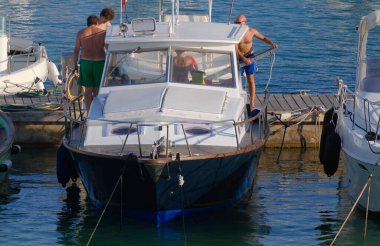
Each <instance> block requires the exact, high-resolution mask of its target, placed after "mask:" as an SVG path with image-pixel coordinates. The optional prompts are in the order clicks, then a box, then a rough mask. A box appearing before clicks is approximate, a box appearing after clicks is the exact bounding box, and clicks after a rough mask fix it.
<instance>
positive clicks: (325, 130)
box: [319, 107, 338, 164]
mask: <svg viewBox="0 0 380 246" xmlns="http://www.w3.org/2000/svg"><path fill="white" fill-rule="evenodd" d="M337 121H338V115H337V114H336V113H335V112H334V108H333V107H332V108H330V109H329V110H327V111H326V113H325V117H324V118H323V126H322V133H321V139H320V145H319V161H320V162H321V163H322V164H323V163H324V160H323V156H324V151H325V146H326V141H327V137H328V136H329V135H330V134H331V133H332V132H334V131H335V128H336V123H337Z"/></svg>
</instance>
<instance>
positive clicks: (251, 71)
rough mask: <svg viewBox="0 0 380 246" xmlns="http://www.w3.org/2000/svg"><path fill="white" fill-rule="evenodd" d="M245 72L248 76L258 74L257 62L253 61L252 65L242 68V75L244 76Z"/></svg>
mask: <svg viewBox="0 0 380 246" xmlns="http://www.w3.org/2000/svg"><path fill="white" fill-rule="evenodd" d="M244 72H245V74H246V75H252V74H255V73H256V72H257V65H256V62H255V61H253V62H252V63H251V64H250V65H246V66H242V67H240V73H241V74H242V75H243V74H244Z"/></svg>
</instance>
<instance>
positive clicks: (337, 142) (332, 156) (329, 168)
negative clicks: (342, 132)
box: [323, 132, 342, 177]
mask: <svg viewBox="0 0 380 246" xmlns="http://www.w3.org/2000/svg"><path fill="white" fill-rule="evenodd" d="M341 143H342V140H341V138H340V136H339V134H338V133H336V132H333V133H331V134H330V135H329V136H328V137H327V139H326V146H325V149H324V156H323V170H324V171H325V173H326V174H327V176H328V177H331V176H332V175H334V174H335V172H336V170H338V166H339V158H340V149H341Z"/></svg>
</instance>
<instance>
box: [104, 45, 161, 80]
mask: <svg viewBox="0 0 380 246" xmlns="http://www.w3.org/2000/svg"><path fill="white" fill-rule="evenodd" d="M167 54H168V52H167V50H144V51H135V52H125V51H123V52H121V51H117V52H111V53H110V56H109V61H108V66H107V71H106V78H105V81H104V86H105V87H108V86H122V85H136V84H152V83H162V82H166V77H167V76H166V74H167V73H166V60H167Z"/></svg>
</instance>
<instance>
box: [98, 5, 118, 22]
mask: <svg viewBox="0 0 380 246" xmlns="http://www.w3.org/2000/svg"><path fill="white" fill-rule="evenodd" d="M100 16H103V17H104V18H105V19H106V20H108V21H112V20H113V19H114V18H115V12H114V11H113V9H112V8H104V9H102V11H101V12H100Z"/></svg>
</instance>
